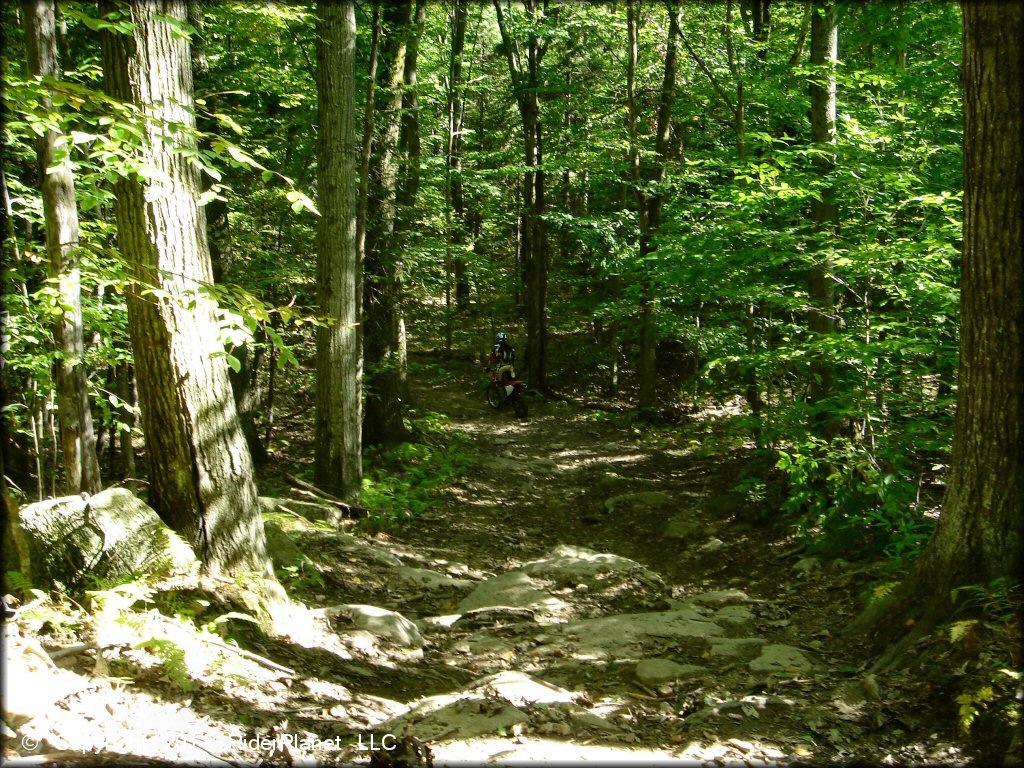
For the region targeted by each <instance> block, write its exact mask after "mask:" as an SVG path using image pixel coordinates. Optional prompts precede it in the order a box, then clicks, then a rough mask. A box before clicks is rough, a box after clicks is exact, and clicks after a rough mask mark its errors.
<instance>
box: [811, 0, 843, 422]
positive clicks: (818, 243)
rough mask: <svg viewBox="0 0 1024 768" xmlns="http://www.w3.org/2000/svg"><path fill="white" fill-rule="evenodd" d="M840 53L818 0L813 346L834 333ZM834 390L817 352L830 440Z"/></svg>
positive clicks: (819, 395) (815, 372)
mask: <svg viewBox="0 0 1024 768" xmlns="http://www.w3.org/2000/svg"><path fill="white" fill-rule="evenodd" d="M838 53H839V27H838V25H837V23H836V9H835V5H834V2H833V0H824V1H823V2H815V5H814V8H813V9H812V15H811V65H812V66H813V67H814V72H813V74H812V75H811V80H810V83H809V89H810V97H811V141H812V142H813V143H814V144H815V145H817V146H818V147H819V148H821V149H823V150H826V154H824V155H819V156H818V157H816V158H815V161H814V162H815V166H816V169H817V172H818V174H819V176H820V177H821V178H822V189H821V195H820V199H817V200H813V201H812V202H811V210H810V214H811V225H812V227H813V229H814V231H815V235H814V240H813V242H812V248H811V259H812V263H811V266H810V268H809V270H808V274H807V295H808V300H809V303H810V312H809V314H808V318H807V326H808V330H810V332H811V343H812V344H819V345H820V344H823V343H824V342H825V341H826V339H827V337H828V336H830V335H831V334H832V333H834V331H835V313H836V301H835V282H834V280H833V279H832V258H831V256H830V255H829V253H828V250H829V249H830V248H831V247H832V239H833V238H834V236H835V234H836V225H837V222H838V218H839V213H838V208H837V206H836V203H835V195H834V191H833V190H832V188H831V186H830V182H829V181H828V177H829V176H830V175H831V174H832V170H833V168H834V164H835V160H834V155H832V154H831V153H832V152H833V150H832V149H831V147H834V146H835V143H836V73H835V66H836V61H837V58H838ZM832 391H833V366H832V363H831V362H830V359H829V355H828V353H826V352H824V351H821V350H818V351H815V352H814V353H812V356H811V381H810V385H809V390H808V400H809V401H810V404H811V406H812V408H815V407H816V408H817V409H818V410H817V411H816V413H815V415H814V417H813V424H814V426H815V428H816V430H817V431H818V432H819V433H821V434H822V435H823V436H825V437H833V436H835V435H836V434H837V432H838V427H839V423H838V420H837V419H836V418H835V416H834V415H833V414H831V413H828V412H826V411H825V410H824V409H823V407H822V405H821V403H822V401H823V400H825V399H826V398H828V397H829V396H830V395H831V394H832Z"/></svg>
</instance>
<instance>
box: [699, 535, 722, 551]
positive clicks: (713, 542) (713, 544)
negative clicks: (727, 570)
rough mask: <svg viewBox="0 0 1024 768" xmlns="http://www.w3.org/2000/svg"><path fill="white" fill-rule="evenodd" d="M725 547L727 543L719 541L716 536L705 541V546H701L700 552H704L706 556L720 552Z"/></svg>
mask: <svg viewBox="0 0 1024 768" xmlns="http://www.w3.org/2000/svg"><path fill="white" fill-rule="evenodd" d="M724 546H725V542H724V541H722V540H721V539H717V538H715V537H714V536H712V537H711V538H710V539H708V540H707V541H705V542H704V543H703V544H701V545H700V551H701V552H704V553H706V554H711V553H712V552H717V551H718V550H720V549H721V548H722V547H724Z"/></svg>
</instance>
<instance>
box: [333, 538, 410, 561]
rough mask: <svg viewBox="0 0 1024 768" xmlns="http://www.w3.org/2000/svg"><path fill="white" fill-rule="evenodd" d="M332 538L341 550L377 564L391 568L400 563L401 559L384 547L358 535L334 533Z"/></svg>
mask: <svg viewBox="0 0 1024 768" xmlns="http://www.w3.org/2000/svg"><path fill="white" fill-rule="evenodd" d="M334 538H335V540H336V541H337V545H336V546H337V547H338V549H340V550H341V551H342V552H348V553H350V554H353V555H355V556H356V557H359V558H361V559H364V560H369V561H370V562H371V563H377V564H378V565H387V566H389V567H392V568H397V567H398V566H400V565H402V561H401V560H400V559H399V558H397V557H395V556H394V555H393V554H391V553H390V552H388V551H387V550H386V549H382V548H381V547H375V546H373V545H372V544H370V543H368V542H366V541H363V540H362V539H360V538H359V537H358V536H353V535H352V534H350V533H336V534H334Z"/></svg>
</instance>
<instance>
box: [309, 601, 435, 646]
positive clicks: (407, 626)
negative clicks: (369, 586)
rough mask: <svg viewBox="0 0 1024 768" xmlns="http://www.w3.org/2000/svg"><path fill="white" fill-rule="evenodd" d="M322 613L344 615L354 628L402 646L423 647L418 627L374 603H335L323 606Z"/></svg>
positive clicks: (328, 615)
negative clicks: (328, 606)
mask: <svg viewBox="0 0 1024 768" xmlns="http://www.w3.org/2000/svg"><path fill="white" fill-rule="evenodd" d="M323 614H324V616H325V617H327V618H329V619H331V618H337V617H345V618H347V619H348V620H349V621H350V622H351V624H352V627H353V628H354V629H356V630H362V631H364V632H367V633H369V634H371V635H373V636H375V637H380V638H383V639H385V640H388V641H389V642H391V643H394V644H395V645H398V646H400V647H403V648H422V647H423V636H422V635H420V630H419V628H418V627H417V626H416V625H415V624H413V623H412V622H411V621H409V619H407V618H406V617H405V616H403V615H402V614H400V613H396V612H395V611H389V610H387V609H385V608H378V607H377V606H375V605H335V606H332V607H330V608H325V609H324V611H323Z"/></svg>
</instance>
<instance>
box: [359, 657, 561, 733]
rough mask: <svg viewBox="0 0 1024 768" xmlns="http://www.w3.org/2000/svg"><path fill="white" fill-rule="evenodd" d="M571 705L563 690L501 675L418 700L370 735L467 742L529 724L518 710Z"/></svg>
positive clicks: (510, 674)
mask: <svg viewBox="0 0 1024 768" xmlns="http://www.w3.org/2000/svg"><path fill="white" fill-rule="evenodd" d="M572 699H573V694H572V692H571V691H568V690H565V689H564V688H559V687H557V686H554V685H550V684H549V683H545V682H542V681H539V680H535V679H534V678H531V677H529V676H528V675H523V674H522V673H519V672H502V673H499V674H497V675H488V676H487V677H484V678H481V679H479V680H476V681H474V682H473V683H471V684H470V685H469V686H468V687H467V688H466V689H464V690H462V691H460V692H458V693H446V694H442V695H439V696H427V697H425V698H422V699H420V700H419V701H416V702H414V703H413V705H412V707H410V709H409V711H408V712H406V713H404V714H402V715H399V716H398V717H396V718H392V719H390V720H386V721H385V722H383V723H379V724H377V725H375V726H374V730H375V731H377V732H383V733H407V734H409V735H412V736H414V737H415V738H419V739H423V740H429V741H435V740H437V741H439V740H442V739H443V740H449V739H452V740H465V739H469V738H473V737H475V736H484V735H494V734H495V733H497V732H499V731H500V730H501V729H503V728H505V729H507V728H511V727H512V726H513V725H516V724H517V723H526V722H528V721H529V717H528V716H527V715H526V713H525V712H523V711H522V710H521V709H519V708H527V707H531V706H535V705H539V703H548V705H552V703H567V705H570V703H571V702H572Z"/></svg>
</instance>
